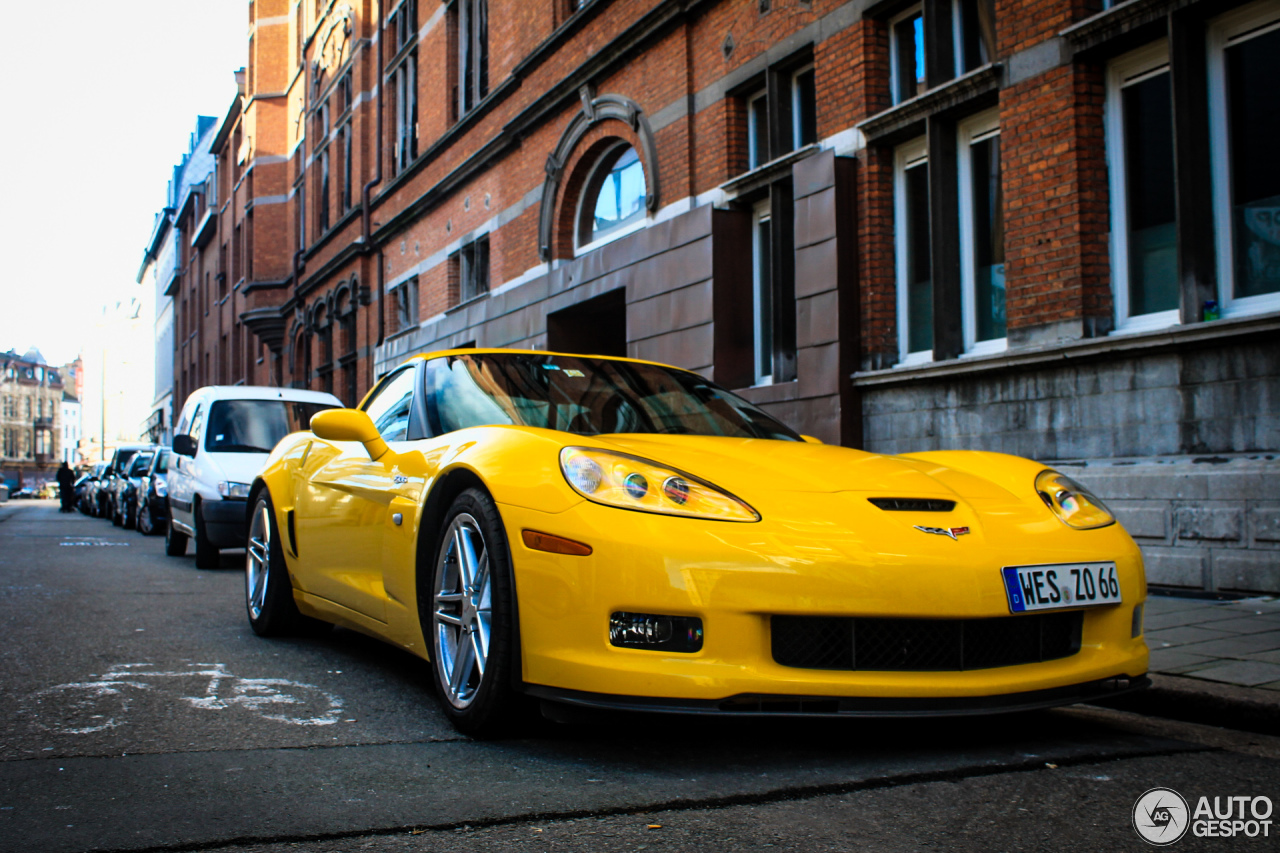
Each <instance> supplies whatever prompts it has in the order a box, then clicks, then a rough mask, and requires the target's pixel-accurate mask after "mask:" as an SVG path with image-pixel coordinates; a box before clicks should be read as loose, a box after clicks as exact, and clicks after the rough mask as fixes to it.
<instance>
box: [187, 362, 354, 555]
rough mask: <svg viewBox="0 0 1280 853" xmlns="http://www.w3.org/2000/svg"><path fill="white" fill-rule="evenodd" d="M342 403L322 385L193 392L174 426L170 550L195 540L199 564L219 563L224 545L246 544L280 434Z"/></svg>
mask: <svg viewBox="0 0 1280 853" xmlns="http://www.w3.org/2000/svg"><path fill="white" fill-rule="evenodd" d="M335 408H342V402H341V401H340V400H339V399H338V398H337V397H335V396H333V395H332V394H326V393H324V392H323V391H301V390H297V389H294V388H263V387H257V386H252V385H211V386H208V387H205V388H200V389H198V390H196V391H193V392H192V393H191V396H190V397H188V398H187V402H186V405H184V406H183V407H182V415H181V416H180V417H179V418H178V423H177V426H176V427H175V429H174V438H173V458H172V459H171V460H170V462H169V474H168V477H167V483H168V490H169V519H170V522H169V525H168V532H167V533H166V535H165V549H164V550H165V553H166V554H168V555H169V556H171V557H181V556H182V555H183V554H185V553H186V552H187V539H188V538H194V539H195V541H196V566H197V567H198V568H201V569H213V568H217V566H218V557H219V551H220V550H221V549H222V548H243V547H244V544H245V536H246V519H245V516H246V501H247V500H248V498H249V485H250V484H251V483H252V482H253V478H254V476H255V475H256V474H257V473H258V471H259V470H260V469H261V468H262V465H263V463H264V462H266V460H267V454H269V453H270V452H271V449H272V448H273V447H275V446H276V443H277V442H278V441H280V439H282V438H284V437H285V436H286V435H288V434H289V433H291V432H298V431H300V430H304V429H306V428H307V426H308V424H310V422H311V416H312V415H314V414H315V413H316V412H320V411H324V410H325V409H335Z"/></svg>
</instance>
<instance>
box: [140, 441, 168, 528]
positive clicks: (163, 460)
mask: <svg viewBox="0 0 1280 853" xmlns="http://www.w3.org/2000/svg"><path fill="white" fill-rule="evenodd" d="M172 454H173V451H172V450H167V449H165V448H161V449H160V450H157V451H156V453H155V455H154V456H152V457H151V464H150V465H148V466H147V470H146V473H144V474H143V475H142V480H141V482H140V483H139V484H138V489H137V504H136V506H135V508H134V518H136V519H137V520H138V521H137V527H138V532H139V533H141V534H142V535H143V536H151V535H153V534H156V533H159V532H160V531H161V530H163V529H164V527H165V525H166V524H168V523H169V500H168V497H169V484H168V482H167V480H166V477H167V476H168V473H169V457H170V456H171V455H172Z"/></svg>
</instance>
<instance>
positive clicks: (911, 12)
mask: <svg viewBox="0 0 1280 853" xmlns="http://www.w3.org/2000/svg"><path fill="white" fill-rule="evenodd" d="M915 15H919V16H920V19H921V21H923V20H924V4H923V3H917V4H915V5H914V6H912V7H911V8H909V9H904V10H903V11H902V12H900V13H898V14H897V15H894V16H893V17H892V18H890V19H889V103H891V104H892V105H893V106H895V107H896V106H897V105H898V104H901V103H905V102H906V101H909V100H911V98H902V99H899V98H898V93H899V92H901V91H902V86H901V85H899V83H900V80H899V78H900V77H901V76H902V69H901V68H899V61H898V40H897V39H896V38H894V30H895V29H896V28H897V26H898V24H899V23H901V22H902V21H905V20H906V19H907V18H910V17H913V16H915ZM922 29H923V27H922ZM925 73H926V74H928V68H926V69H925ZM913 82H914V81H913ZM912 97H914V96H912Z"/></svg>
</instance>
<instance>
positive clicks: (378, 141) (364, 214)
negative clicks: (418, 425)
mask: <svg viewBox="0 0 1280 853" xmlns="http://www.w3.org/2000/svg"><path fill="white" fill-rule="evenodd" d="M386 4H387V0H378V33H377V35H378V55H377V60H376V62H377V64H376V66H375V68H374V73H375V74H376V75H377V80H378V105H377V109H376V110H375V112H376V114H377V119H376V125H375V126H376V128H377V130H376V132H375V133H374V140H375V142H374V152H375V154H374V163H375V164H376V165H375V167H374V173H373V180H371V181H369V182H368V183H367V184H365V185H364V188H363V189H362V190H361V191H360V206H361V212H360V218H361V223H362V225H363V229H362V232H361V239H362V240H363V241H364V251H365V252H366V253H368V252H371V251H373V231H372V223H371V222H370V219H371V215H372V211H371V210H370V207H369V197H370V194H371V193H372V192H373V188H374V187H376V186H377V185H378V184H380V183H382V44H383V41H384V40H385V36H386V33H385V32H384V28H385V27H386V12H387V6H386ZM377 259H378V343H377V346H382V342H383V341H384V340H385V339H386V336H387V309H386V306H385V304H384V303H385V302H386V300H385V299H383V298H382V297H383V293H382V286H383V283H384V275H385V274H386V267H385V266H384V261H383V258H382V252H381V251H379V252H378V254H377Z"/></svg>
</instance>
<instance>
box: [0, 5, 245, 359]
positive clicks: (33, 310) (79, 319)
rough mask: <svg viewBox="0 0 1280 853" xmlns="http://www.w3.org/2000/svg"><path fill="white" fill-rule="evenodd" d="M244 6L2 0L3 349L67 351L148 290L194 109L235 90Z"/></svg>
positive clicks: (216, 108)
mask: <svg viewBox="0 0 1280 853" xmlns="http://www.w3.org/2000/svg"><path fill="white" fill-rule="evenodd" d="M248 17H249V14H248V3H247V2H245V0H127V2H123V3H108V2H105V0H65V2H62V3H57V4H48V3H36V2H30V0H27V2H19V3H9V4H6V7H5V24H6V29H7V31H8V32H9V33H10V37H9V38H8V39H6V42H7V43H6V46H5V48H4V50H3V51H0V72H2V77H0V79H5V80H8V81H9V83H8V86H7V95H8V102H7V106H6V107H5V119H4V128H3V132H0V188H2V189H0V257H3V259H4V265H3V277H0V351H4V350H7V349H9V348H11V347H12V348H13V349H16V350H17V351H18V352H23V351H25V350H26V349H27V348H28V347H31V346H35V347H39V349H40V351H41V352H43V353H44V355H45V358H46V359H48V361H49V363H50V364H63V363H66V362H68V361H71V360H72V359H74V358H75V356H76V354H77V353H78V352H79V350H80V347H81V345H82V343H83V342H86V341H89V340H92V338H93V327H94V324H95V320H96V319H97V318H99V317H100V316H101V311H102V306H103V305H104V304H105V303H107V302H108V301H111V302H114V301H115V300H116V299H119V298H121V297H127V296H131V295H133V294H134V293H136V292H138V291H139V290H140V289H141V288H140V285H138V284H137V283H136V281H135V277H136V276H137V274H138V266H139V264H140V263H141V261H142V254H143V251H144V250H145V248H146V244H147V241H148V240H149V239H150V237H151V229H152V225H153V223H154V218H155V214H156V213H157V212H158V211H159V210H160V208H161V207H162V206H163V205H164V202H165V188H166V186H167V185H168V181H169V178H170V176H171V175H172V173H173V167H174V166H175V165H176V164H177V163H178V162H179V161H180V160H181V159H182V156H183V154H185V153H186V151H187V148H188V146H189V145H190V135H191V133H192V131H194V130H195V126H196V116H197V115H202V114H203V115H212V116H216V117H217V118H218V119H221V118H222V116H223V115H225V114H226V111H227V108H228V107H230V105H231V102H232V99H233V98H234V97H235V79H234V77H233V76H232V74H233V72H234V71H235V70H236V69H237V68H239V67H241V66H242V65H244V64H246V62H247V59H248V57H247V49H248Z"/></svg>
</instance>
